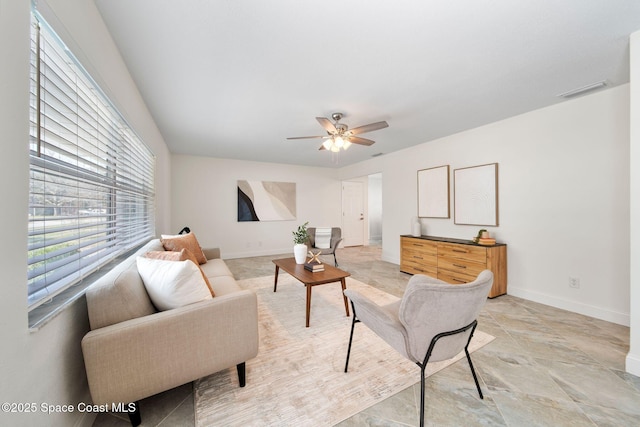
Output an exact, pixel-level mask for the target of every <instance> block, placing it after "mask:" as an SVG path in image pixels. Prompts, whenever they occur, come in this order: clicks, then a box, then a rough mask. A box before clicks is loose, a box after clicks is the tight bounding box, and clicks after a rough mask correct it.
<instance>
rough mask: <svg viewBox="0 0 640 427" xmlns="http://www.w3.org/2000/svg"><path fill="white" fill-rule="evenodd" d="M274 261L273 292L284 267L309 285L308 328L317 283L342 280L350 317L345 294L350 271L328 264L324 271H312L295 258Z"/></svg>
mask: <svg viewBox="0 0 640 427" xmlns="http://www.w3.org/2000/svg"><path fill="white" fill-rule="evenodd" d="M273 263H274V264H275V265H276V276H275V279H274V282H273V292H275V291H276V289H277V287H278V273H279V272H280V269H283V270H284V271H286V272H287V273H289V274H290V275H292V276H293V277H295V278H296V279H297V280H299V281H300V282H302V283H304V285H305V286H306V287H307V328H308V327H309V315H310V312H311V288H313V287H314V286H317V285H324V284H326V283H333V282H340V284H341V285H342V292H343V293H342V298H344V311H345V312H346V313H347V317H349V303H348V302H347V296H346V295H345V294H344V290H345V289H347V284H346V281H345V279H346V278H347V277H349V276H351V274H350V273H347V272H346V271H344V270H340V269H339V268H336V267H333V266H331V265H328V264H325V265H324V271H317V272H315V273H312V272H310V271H308V270H305V269H304V265H303V264H296V260H295V258H282V259H274V260H273Z"/></svg>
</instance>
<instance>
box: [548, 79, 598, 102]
mask: <svg viewBox="0 0 640 427" xmlns="http://www.w3.org/2000/svg"><path fill="white" fill-rule="evenodd" d="M606 85H607V81H606V80H602V81H599V82H596V83H591V84H589V85H586V86H582V87H579V88H577V89H573V90H570V91H568V92H564V93H561V94H560V95H558V97H560V98H573V97H574V96H578V95H583V94H585V93H587V92H591V91H593V90H596V89H600V88H603V87H605V86H606Z"/></svg>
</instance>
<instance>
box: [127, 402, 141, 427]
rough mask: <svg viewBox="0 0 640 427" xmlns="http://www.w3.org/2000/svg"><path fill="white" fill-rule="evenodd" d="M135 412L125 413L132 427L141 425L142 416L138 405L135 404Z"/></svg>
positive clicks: (137, 403)
mask: <svg viewBox="0 0 640 427" xmlns="http://www.w3.org/2000/svg"><path fill="white" fill-rule="evenodd" d="M134 405H135V410H133V411H130V412H127V415H129V421H131V425H132V426H133V427H137V426H139V425H140V424H141V423H142V416H141V415H140V403H139V402H135V403H134Z"/></svg>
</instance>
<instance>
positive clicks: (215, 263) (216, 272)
mask: <svg viewBox="0 0 640 427" xmlns="http://www.w3.org/2000/svg"><path fill="white" fill-rule="evenodd" d="M200 268H202V271H203V272H204V274H205V276H207V277H208V278H209V280H211V278H212V277H218V276H231V277H233V274H232V273H231V270H229V267H227V264H226V263H225V262H224V261H223V260H222V259H220V258H216V259H210V260H209V261H207V263H206V264H204V265H201V266H200Z"/></svg>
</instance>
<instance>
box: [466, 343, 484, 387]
mask: <svg viewBox="0 0 640 427" xmlns="http://www.w3.org/2000/svg"><path fill="white" fill-rule="evenodd" d="M464 352H465V353H466V355H467V361H468V362H469V367H470V368H471V374H472V375H473V380H474V381H475V382H476V388H477V389H478V394H479V395H480V399H484V396H483V395H482V390H481V389H480V383H479V382H478V376H477V375H476V370H475V369H473V363H472V362H471V356H470V355H469V350H467V347H465V348H464Z"/></svg>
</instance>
